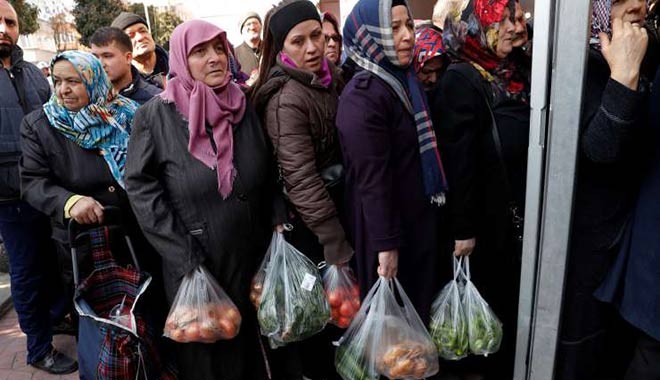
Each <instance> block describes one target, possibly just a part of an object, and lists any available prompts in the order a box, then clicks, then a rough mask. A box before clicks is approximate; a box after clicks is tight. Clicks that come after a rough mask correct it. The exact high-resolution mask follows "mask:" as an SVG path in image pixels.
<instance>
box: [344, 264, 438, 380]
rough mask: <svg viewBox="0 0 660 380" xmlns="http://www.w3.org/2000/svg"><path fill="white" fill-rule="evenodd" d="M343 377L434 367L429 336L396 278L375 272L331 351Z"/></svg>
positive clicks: (368, 379) (370, 379)
mask: <svg viewBox="0 0 660 380" xmlns="http://www.w3.org/2000/svg"><path fill="white" fill-rule="evenodd" d="M335 366H336V367H337V373H338V374H339V375H340V376H341V377H342V379H344V380H378V379H380V378H381V376H384V377H386V378H388V379H391V380H393V379H405V380H414V379H424V378H427V377H431V376H433V375H435V374H436V373H438V371H439V362H438V354H437V350H436V348H435V345H434V344H433V341H432V340H431V336H430V335H429V333H428V331H426V328H425V327H424V324H423V323H422V320H421V319H420V318H419V315H418V314H417V312H416V311H415V308H414V306H413V305H412V303H411V302H410V299H408V296H407V295H406V293H405V292H404V291H403V288H402V287H401V284H400V283H399V281H398V280H397V279H386V278H384V277H380V278H379V279H378V281H377V282H376V284H375V285H374V286H373V287H372V288H371V290H370V291H369V293H368V294H367V296H366V297H365V299H364V303H363V304H362V307H361V308H360V310H359V312H358V313H357V315H356V316H355V318H354V319H353V322H352V323H351V325H350V327H349V328H348V330H346V332H345V333H344V335H343V336H342V337H341V339H340V340H339V347H338V348H337V351H336V354H335Z"/></svg>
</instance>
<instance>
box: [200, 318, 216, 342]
mask: <svg viewBox="0 0 660 380" xmlns="http://www.w3.org/2000/svg"><path fill="white" fill-rule="evenodd" d="M218 335H219V331H218V329H216V328H215V325H214V324H213V323H212V322H210V321H206V322H204V323H202V326H201V327H200V328H199V337H200V338H201V340H203V341H204V342H209V343H210V342H213V341H215V340H217V339H218Z"/></svg>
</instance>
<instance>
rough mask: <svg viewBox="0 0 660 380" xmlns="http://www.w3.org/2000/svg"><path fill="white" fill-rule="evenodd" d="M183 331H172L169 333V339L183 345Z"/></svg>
mask: <svg viewBox="0 0 660 380" xmlns="http://www.w3.org/2000/svg"><path fill="white" fill-rule="evenodd" d="M184 335H185V331H184V330H183V329H173V330H171V331H170V332H169V336H170V339H172V340H173V341H175V342H179V343H184V342H185V340H184Z"/></svg>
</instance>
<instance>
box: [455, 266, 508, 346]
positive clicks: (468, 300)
mask: <svg viewBox="0 0 660 380" xmlns="http://www.w3.org/2000/svg"><path fill="white" fill-rule="evenodd" d="M463 264H464V269H465V280H466V281H465V290H464V293H463V308H464V309H465V315H466V319H467V330H468V340H469V346H470V352H472V353H473V354H475V355H483V356H488V355H489V354H493V353H495V352H497V351H498V350H499V349H500V344H501V343H502V322H500V320H499V319H498V318H497V316H496V315H495V313H494V312H493V310H492V309H491V308H490V306H488V303H487V302H486V301H485V300H484V299H483V298H482V297H481V294H479V291H478V290H477V288H476V287H475V286H474V284H473V283H472V281H471V280H470V259H469V257H466V258H465V259H464V262H463Z"/></svg>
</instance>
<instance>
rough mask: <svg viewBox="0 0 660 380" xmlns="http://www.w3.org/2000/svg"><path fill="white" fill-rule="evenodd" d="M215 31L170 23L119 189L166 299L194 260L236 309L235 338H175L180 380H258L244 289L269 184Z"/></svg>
mask: <svg viewBox="0 0 660 380" xmlns="http://www.w3.org/2000/svg"><path fill="white" fill-rule="evenodd" d="M229 52H230V47H229V44H228V42H227V36H226V34H225V32H224V31H223V30H222V29H220V28H218V27H216V26H214V25H213V24H210V23H208V22H206V21H201V20H193V21H188V22H185V23H183V24H181V25H179V26H178V27H177V28H176V29H175V30H174V32H173V34H172V38H171V42H170V75H171V76H172V79H171V80H170V81H169V82H168V86H167V90H165V91H164V92H163V93H162V94H160V95H159V96H157V97H155V98H153V99H152V100H151V101H150V102H148V103H147V104H145V105H144V106H143V107H142V108H140V109H139V110H138V112H137V113H136V115H135V122H134V129H133V135H132V137H131V143H130V145H129V148H128V158H127V163H126V177H125V181H126V187H127V190H128V195H129V198H130V201H131V205H132V206H133V209H134V210H135V214H136V216H137V218H138V221H139V222H140V226H141V227H142V229H143V231H144V233H145V235H146V237H147V239H148V240H149V241H150V242H151V243H152V244H153V246H154V247H155V248H156V250H157V251H158V253H160V255H161V256H162V258H163V274H164V278H165V290H166V293H167V296H168V299H169V302H170V303H171V302H172V301H173V298H174V295H175V293H176V291H177V289H178V286H179V284H180V282H181V280H182V278H183V276H184V275H185V274H187V273H189V272H190V271H191V270H193V269H195V268H196V267H197V266H198V265H200V264H204V265H205V267H206V268H207V269H208V270H209V272H210V273H211V274H212V275H213V276H214V277H215V279H216V280H217V281H218V283H219V284H220V286H221V287H222V288H223V289H224V290H225V291H226V292H227V294H228V295H229V297H230V298H231V299H232V301H233V302H234V303H235V304H236V306H237V307H238V309H239V311H240V313H241V316H242V324H241V328H240V332H239V334H238V336H236V337H235V338H234V339H231V340H224V341H223V340H221V341H218V342H216V343H213V344H204V343H186V344H179V343H177V344H176V350H177V358H178V364H179V372H180V378H182V379H208V380H211V379H236V380H238V379H241V380H243V379H255V380H256V379H259V380H261V379H264V378H266V374H265V368H266V367H265V363H264V361H263V360H262V358H263V355H262V353H261V351H260V341H259V334H258V329H257V319H256V313H255V311H254V308H253V307H252V305H251V304H250V301H249V287H250V281H251V280H252V276H253V275H254V273H255V272H256V270H257V267H258V265H259V262H260V260H261V259H262V257H263V255H264V253H265V252H266V249H267V247H268V242H269V236H270V234H271V230H272V229H271V214H272V205H273V202H272V199H273V193H274V191H273V186H272V185H271V184H272V182H273V181H271V178H272V176H271V172H272V170H271V167H270V164H269V159H270V153H269V149H268V145H267V143H266V140H265V138H264V135H263V132H262V129H261V126H260V123H259V121H258V119H257V117H256V114H255V113H254V111H253V110H252V108H251V107H250V105H249V104H248V102H247V100H246V97H245V95H244V94H243V92H242V91H241V89H240V87H239V86H238V85H237V84H236V83H234V82H233V81H232V75H231V71H230V60H232V59H233V57H232V56H231V54H230V53H229Z"/></svg>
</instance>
